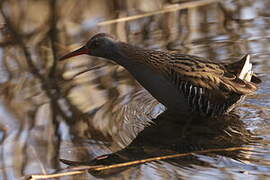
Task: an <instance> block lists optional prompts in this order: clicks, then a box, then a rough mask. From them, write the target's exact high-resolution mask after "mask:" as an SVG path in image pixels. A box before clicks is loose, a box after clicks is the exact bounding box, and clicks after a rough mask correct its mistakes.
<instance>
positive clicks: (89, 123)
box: [0, 0, 270, 179]
mask: <svg viewBox="0 0 270 180" xmlns="http://www.w3.org/2000/svg"><path fill="white" fill-rule="evenodd" d="M202 1H204V0H202ZM206 1H207V0H205V2H206ZM177 2H178V1H177ZM179 2H180V1H179ZM209 2H210V1H209ZM24 3H25V1H18V2H14V1H10V0H6V1H5V2H4V3H2V2H1V5H2V6H1V9H3V10H4V12H1V13H2V15H3V13H5V15H6V17H1V18H9V19H11V20H12V22H9V21H5V24H2V27H1V33H0V45H1V47H2V48H1V56H2V55H3V57H2V58H1V63H0V66H1V67H0V74H1V75H3V76H1V77H0V78H1V79H0V83H1V86H0V91H1V107H0V111H1V113H0V114H1V116H0V142H1V146H0V156H1V158H0V159H1V160H0V167H1V168H0V174H1V177H3V179H16V178H20V177H21V176H23V175H26V174H36V173H44V174H45V173H54V172H56V171H58V170H59V169H61V168H63V167H66V165H65V164H63V163H61V162H60V161H58V160H57V159H60V158H61V159H69V160H74V161H77V162H87V163H90V162H93V161H92V160H93V159H95V158H96V157H98V156H101V155H104V154H111V153H113V152H116V153H114V154H112V155H111V156H109V158H107V159H103V161H98V162H96V163H105V164H112V163H116V162H117V161H119V162H121V161H129V160H134V159H141V158H146V157H152V156H159V155H163V154H173V153H178V152H190V151H193V150H198V149H205V148H215V147H231V146H241V145H242V146H249V147H252V148H254V151H252V152H251V151H244V152H235V153H227V152H226V153H225V152H224V153H215V154H206V155H194V156H192V157H188V158H178V159H172V160H170V161H159V162H152V163H147V164H143V165H139V166H134V167H130V168H128V169H119V170H118V172H114V174H112V172H100V173H99V174H92V175H95V176H102V177H104V173H107V174H106V175H108V176H109V177H112V178H121V179H122V178H123V179H124V178H127V177H129V178H130V179H137V178H143V179H154V178H163V179H169V178H175V179H176V178H177V179H179V178H197V179H201V178H206V179H208V178H209V177H212V178H213V179H217V178H220V177H222V178H224V179H229V178H230V179H233V178H234V179H237V178H238V179H240V178H260V177H264V176H270V174H269V172H270V171H269V160H270V154H269V149H270V147H269V128H270V127H269V124H270V123H269V119H270V115H269V113H270V112H269V90H270V89H269V87H270V85H269V75H268V74H269V73H268V71H269V65H270V64H269V50H268V49H269V48H268V47H269V34H270V27H269V24H270V23H269V14H267V12H268V9H269V7H270V4H269V2H268V1H267V0H265V1H263V0H260V1H254V2H253V1H252V2H251V1H250V2H249V1H246V0H235V1H223V2H222V3H217V2H213V1H211V3H209V4H208V5H203V6H194V5H193V6H191V7H189V8H186V9H182V10H179V11H172V12H167V13H161V14H158V15H154V16H147V17H143V18H139V19H136V20H133V21H124V22H120V23H113V24H109V25H101V26H99V25H97V24H96V23H97V22H100V21H102V20H108V19H114V18H121V17H126V16H132V15H135V14H142V13H147V12H150V11H154V10H159V9H160V8H164V7H166V6H167V5H168V4H170V3H172V2H171V1H159V0H150V1H149V4H148V3H147V2H143V1H126V2H125V3H123V2H122V1H110V2H108V1H86V0H85V1H79V2H74V1H66V2H65V3H61V5H60V3H59V1H32V0H28V1H27V3H26V4H28V5H29V6H25V4H24ZM58 3H59V4H58ZM56 10H57V11H56ZM33 14H35V16H33ZM11 17H12V18H11ZM10 23H12V24H14V25H15V26H11V25H10ZM11 30H13V31H11ZM14 31H15V32H19V33H18V34H16V33H15V34H14ZM96 32H107V33H110V34H114V35H115V36H117V37H119V38H120V39H121V40H123V41H127V42H129V43H131V44H135V45H139V46H143V47H149V48H153V49H168V50H174V51H175V50H177V51H181V52H183V53H189V54H194V55H198V56H202V57H206V58H210V59H213V60H216V61H219V60H220V61H228V62H229V61H234V60H236V59H237V58H238V57H239V56H241V55H242V54H245V53H250V54H251V58H252V62H253V63H254V64H255V65H254V67H255V69H254V71H255V72H261V74H259V76H262V77H263V81H264V82H263V83H262V84H261V88H260V90H259V91H258V92H257V94H254V95H251V96H249V97H248V98H247V99H246V101H245V102H244V103H243V104H241V105H240V106H239V107H238V108H237V109H236V110H235V112H234V113H233V114H230V115H227V116H224V117H220V118H217V119H197V118H196V117H190V116H188V117H187V116H186V115H183V116H179V115H177V116H176V115H174V114H172V113H170V112H166V111H165V108H164V107H163V106H162V105H160V104H159V103H158V102H157V101H156V100H155V99H153V98H152V97H151V95H149V94H148V92H146V91H145V90H143V89H142V88H141V87H140V86H139V85H138V84H137V83H136V81H135V80H134V79H133V78H132V77H131V76H130V75H129V73H127V72H126V71H125V70H124V69H123V68H121V67H119V66H117V65H115V64H113V63H111V62H108V61H104V60H101V59H98V58H93V57H91V58H89V57H83V56H82V57H79V58H77V60H75V61H72V62H68V63H65V64H63V63H58V62H56V61H55V59H57V57H59V55H61V54H64V52H67V51H70V50H72V49H75V48H76V47H78V46H79V45H75V46H74V47H67V46H65V45H66V44H74V43H75V42H82V44H83V41H85V40H86V39H88V38H89V37H90V36H92V35H93V34H95V33H96ZM28 54H29V55H30V56H29V55H28ZM87 58H89V59H87ZM29 62H30V63H29ZM31 62H34V65H35V66H32V64H31ZM56 64H57V65H56ZM93 67H94V68H93ZM90 68H91V69H92V70H91V71H87V72H84V73H81V74H79V75H74V74H77V73H78V72H81V71H85V70H86V69H90ZM164 111H165V112H164ZM163 112H164V113H163ZM132 140H133V141H132ZM92 175H91V174H87V173H85V174H84V175H81V176H76V177H75V176H74V179H83V178H85V179H88V178H93V176H92ZM112 175H113V176H112ZM70 178H71V179H72V178H73V177H70Z"/></svg>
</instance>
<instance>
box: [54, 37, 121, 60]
mask: <svg viewBox="0 0 270 180" xmlns="http://www.w3.org/2000/svg"><path fill="white" fill-rule="evenodd" d="M116 44H117V40H116V39H114V38H113V37H112V36H110V35H108V34H105V33H99V34H96V35H95V36H93V37H92V38H91V39H90V40H89V41H88V42H87V43H86V44H85V45H84V46H83V47H81V48H79V49H77V50H75V51H73V52H70V53H68V54H66V55H64V56H62V57H61V58H60V59H59V60H65V59H67V58H71V57H74V56H79V55H82V54H87V55H91V56H97V57H104V58H109V59H111V56H113V51H114V49H115V48H116Z"/></svg>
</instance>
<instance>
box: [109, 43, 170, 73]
mask: <svg viewBox="0 0 270 180" xmlns="http://www.w3.org/2000/svg"><path fill="white" fill-rule="evenodd" d="M164 55H165V53H164V52H161V51H155V50H148V49H144V48H140V47H136V46H133V45H130V44H127V43H123V42H119V43H118V45H117V48H116V52H115V53H114V56H112V57H110V59H112V60H114V61H115V62H117V63H118V64H120V65H122V66H124V67H125V68H127V69H130V68H135V67H134V66H139V65H141V64H142V65H146V66H148V67H149V68H153V69H157V68H159V67H162V66H164V61H163V60H164V58H162V57H161V56H164Z"/></svg>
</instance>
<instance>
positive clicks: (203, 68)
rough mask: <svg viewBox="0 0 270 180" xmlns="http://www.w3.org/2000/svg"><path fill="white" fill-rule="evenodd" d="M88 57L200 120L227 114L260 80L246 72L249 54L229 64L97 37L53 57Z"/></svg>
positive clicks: (101, 35) (247, 70)
mask: <svg viewBox="0 0 270 180" xmlns="http://www.w3.org/2000/svg"><path fill="white" fill-rule="evenodd" d="M83 54H86V55H90V56H96V57H101V58H104V59H106V60H111V61H114V62H115V63H117V64H119V65H120V66H123V67H124V68H125V69H126V70H127V71H128V72H129V73H130V74H131V75H132V76H133V77H134V78H135V79H136V80H137V81H138V82H139V84H141V86H143V87H144V88H145V89H146V90H147V91H148V92H149V93H150V94H151V95H152V96H153V97H154V98H155V99H157V100H158V101H159V102H160V103H161V104H163V105H164V106H165V107H166V108H167V109H168V110H171V111H174V112H181V113H185V114H197V115H199V116H203V117H217V116H221V115H223V114H226V113H228V112H230V111H231V110H232V109H233V108H234V107H235V105H236V104H238V103H239V102H241V101H242V100H243V99H244V98H245V96H246V95H248V94H250V93H253V92H255V91H256V90H257V89H258V84H259V83H260V82H261V79H260V78H259V77H257V75H255V73H253V71H252V64H251V63H250V55H249V54H247V55H244V56H243V57H242V58H240V60H238V61H236V62H233V63H220V62H214V61H212V60H209V59H206V58H202V57H198V56H194V55H188V54H181V53H178V52H170V51H161V50H152V49H146V48H142V47H138V46H135V45H132V44H129V43H126V42H122V41H120V40H118V39H117V38H114V37H113V36H111V35H109V34H106V33H98V34H96V35H94V36H93V37H92V38H90V40H89V41H88V42H87V43H86V44H85V45H84V46H82V47H81V48H79V49H77V50H75V51H73V52H70V53H68V54H66V55H64V56H62V57H60V58H59V61H62V60H65V59H68V58H72V57H75V56H79V55H83Z"/></svg>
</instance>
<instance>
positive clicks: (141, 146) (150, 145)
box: [64, 111, 254, 176]
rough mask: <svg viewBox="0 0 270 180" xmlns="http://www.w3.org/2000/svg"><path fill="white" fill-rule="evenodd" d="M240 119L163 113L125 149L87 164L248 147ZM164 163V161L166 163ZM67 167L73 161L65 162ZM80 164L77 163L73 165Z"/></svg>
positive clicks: (250, 138)
mask: <svg viewBox="0 0 270 180" xmlns="http://www.w3.org/2000/svg"><path fill="white" fill-rule="evenodd" d="M239 118H240V117H239V116H238V115H236V114H234V113H230V114H226V115H224V116H222V117H219V118H208V119H206V118H202V117H197V116H192V114H190V115H186V114H176V113H175V112H173V113H172V112H169V111H165V112H164V113H162V114H160V115H159V116H158V117H157V118H155V119H152V121H153V122H154V123H153V124H152V125H149V126H147V127H146V128H145V129H144V130H143V131H141V132H140V133H139V134H138V135H137V136H136V138H135V139H134V140H133V141H132V143H130V144H129V145H128V146H127V147H125V148H123V149H122V150H120V151H117V152H115V153H111V154H105V155H102V156H98V157H96V158H94V159H93V160H92V161H90V162H84V163H83V164H84V165H85V164H88V165H111V164H117V163H123V162H128V161H134V160H139V159H145V158H150V157H157V156H164V155H170V154H176V153H185V152H192V151H198V150H204V149H211V148H226V147H234V146H241V145H243V144H248V143H250V142H252V141H253V140H254V138H253V136H252V134H251V133H250V131H248V130H247V129H246V128H245V124H244V123H243V122H242V121H240V120H239ZM226 156H230V157H237V152H230V153H228V152H226ZM166 161H167V160H166ZM168 161H169V162H173V164H174V165H175V164H179V165H180V164H183V163H192V164H196V163H198V161H192V160H191V161H190V159H189V161H185V162H183V158H176V159H171V160H168ZM64 163H66V164H69V165H74V164H72V162H69V161H64ZM78 164H80V163H78V162H76V165H78ZM124 169H125V168H122V169H114V170H106V171H100V172H91V173H93V175H95V176H107V175H113V174H115V173H117V172H119V171H123V170H124Z"/></svg>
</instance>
